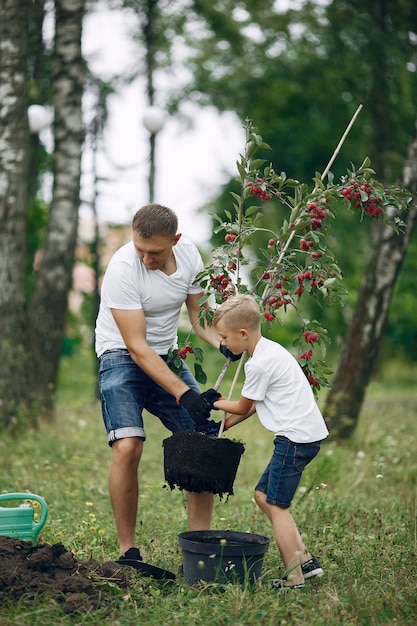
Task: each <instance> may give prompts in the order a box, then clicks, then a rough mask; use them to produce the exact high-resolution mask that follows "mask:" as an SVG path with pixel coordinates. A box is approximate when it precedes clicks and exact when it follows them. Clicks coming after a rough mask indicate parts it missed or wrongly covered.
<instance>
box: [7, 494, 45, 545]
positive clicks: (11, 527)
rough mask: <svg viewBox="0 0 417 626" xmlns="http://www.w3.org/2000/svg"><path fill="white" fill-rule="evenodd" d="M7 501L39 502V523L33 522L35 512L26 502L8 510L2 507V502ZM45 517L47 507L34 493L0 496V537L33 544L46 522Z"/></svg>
mask: <svg viewBox="0 0 417 626" xmlns="http://www.w3.org/2000/svg"><path fill="white" fill-rule="evenodd" d="M7 500H9V501H12V500H32V501H36V502H39V504H40V505H41V513H40V518H39V521H37V522H35V511H34V509H33V507H32V506H30V505H29V504H28V503H27V502H25V503H24V504H21V505H20V506H17V507H14V508H10V509H8V508H6V507H3V506H2V502H4V501H7ZM47 516H48V505H47V504H46V502H45V500H44V499H43V498H41V497H40V496H37V495H36V494H34V493H3V494H0V536H4V537H14V538H15V539H22V540H23V541H33V542H35V541H36V539H37V537H38V534H39V533H40V531H41V530H42V528H43V526H44V524H45V522H46V518H47Z"/></svg>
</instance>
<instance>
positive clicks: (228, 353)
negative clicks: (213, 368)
mask: <svg viewBox="0 0 417 626" xmlns="http://www.w3.org/2000/svg"><path fill="white" fill-rule="evenodd" d="M220 352H221V353H222V354H223V356H225V357H226V359H230V360H231V361H239V359H240V357H241V356H242V354H243V353H242V352H241V353H240V354H233V352H232V351H231V350H229V348H227V347H226V346H224V345H223V344H222V343H221V344H220Z"/></svg>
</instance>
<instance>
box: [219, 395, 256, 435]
mask: <svg viewBox="0 0 417 626" xmlns="http://www.w3.org/2000/svg"><path fill="white" fill-rule="evenodd" d="M213 407H214V408H215V409H220V410H222V411H226V413H231V415H229V416H228V417H227V420H226V427H227V429H229V428H231V427H232V426H235V424H240V422H243V421H244V420H246V419H248V417H250V416H251V415H253V414H254V413H255V412H256V407H255V403H254V401H253V400H249V398H245V397H244V396H240V398H239V400H236V401H231V400H217V401H216V402H214V403H213Z"/></svg>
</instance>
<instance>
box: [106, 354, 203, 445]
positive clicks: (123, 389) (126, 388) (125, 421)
mask: <svg viewBox="0 0 417 626" xmlns="http://www.w3.org/2000/svg"><path fill="white" fill-rule="evenodd" d="M161 358H163V359H164V360H165V361H166V360H167V357H165V356H163V357H161ZM98 370H99V394H100V400H101V409H102V414H103V420H104V425H105V427H106V430H107V441H108V443H109V445H112V443H113V442H114V441H116V439H123V438H125V437H141V438H142V439H146V434H145V428H144V423H143V416H142V412H143V410H144V409H146V410H147V411H149V412H150V413H152V414H153V415H156V416H157V417H158V418H159V419H160V420H161V422H162V423H163V424H164V426H165V427H166V428H167V429H168V430H170V431H171V432H172V433H174V432H177V431H180V430H189V429H192V428H194V422H193V420H192V419H191V417H190V414H189V413H188V411H186V410H185V409H184V408H183V407H181V406H180V405H179V404H177V402H176V400H175V398H174V396H172V395H171V394H170V393H168V392H167V391H165V390H164V389H162V387H160V386H159V385H158V384H157V383H155V382H154V381H153V380H152V378H150V377H149V376H148V375H147V374H145V372H143V371H142V370H141V369H140V367H138V366H137V365H136V363H135V362H134V361H133V359H132V358H131V356H130V354H129V352H128V350H123V349H117V350H107V351H106V352H104V354H102V355H101V356H100V357H99V360H98ZM181 379H182V380H183V381H184V382H185V383H186V384H187V385H188V386H189V387H190V388H191V389H195V390H196V391H198V392H200V389H199V387H198V385H197V383H196V381H195V379H194V377H193V375H192V374H191V372H190V370H189V368H188V367H187V365H186V364H185V363H183V364H182V375H181Z"/></svg>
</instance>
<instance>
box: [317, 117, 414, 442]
mask: <svg viewBox="0 0 417 626" xmlns="http://www.w3.org/2000/svg"><path fill="white" fill-rule="evenodd" d="M416 131H417V122H416ZM402 186H403V187H404V188H405V189H408V190H410V191H412V192H414V193H415V192H416V190H417V132H416V135H415V137H414V139H413V141H412V142H411V144H410V146H409V150H408V155H407V159H406V161H405V164H404V167H403V181H402ZM416 215H417V204H416V202H415V201H414V203H413V204H412V205H411V206H410V208H409V209H408V211H407V214H406V215H405V216H404V215H399V217H401V218H402V219H403V220H404V221H405V222H406V224H407V228H406V230H405V232H404V233H400V234H396V233H395V232H394V230H392V229H391V228H390V227H389V226H385V225H384V226H383V227H382V228H381V229H378V239H377V240H376V241H375V245H374V252H373V255H372V258H371V260H370V263H369V265H368V268H367V270H366V272H365V275H364V278H363V281H362V285H361V288H360V291H359V296H358V301H357V304H356V308H355V311H354V313H353V318H352V323H351V325H350V328H349V331H348V335H347V338H346V341H345V344H344V349H343V353H342V356H341V359H340V362H339V365H338V368H337V371H336V374H335V378H334V381H333V384H332V389H331V391H330V393H329V394H328V397H327V399H326V404H325V407H324V415H325V417H326V421H327V425H328V427H329V430H330V434H331V435H332V436H333V437H334V438H336V439H346V438H348V437H349V436H350V435H351V434H352V432H353V430H354V429H355V426H356V424H357V421H358V418H359V413H360V410H361V407H362V403H363V400H364V397H365V391H366V387H367V385H368V383H369V380H370V376H371V373H372V370H373V367H374V364H375V361H376V358H377V355H378V351H379V347H380V343H381V338H382V334H383V329H384V325H385V322H386V320H387V316H388V311H389V306H390V302H391V298H392V294H393V290H394V285H395V281H396V279H397V276H398V273H399V271H400V269H401V265H402V262H403V259H404V257H405V254H406V251H407V246H408V243H409V240H410V236H411V233H412V230H413V227H414V224H415V221H416Z"/></svg>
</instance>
